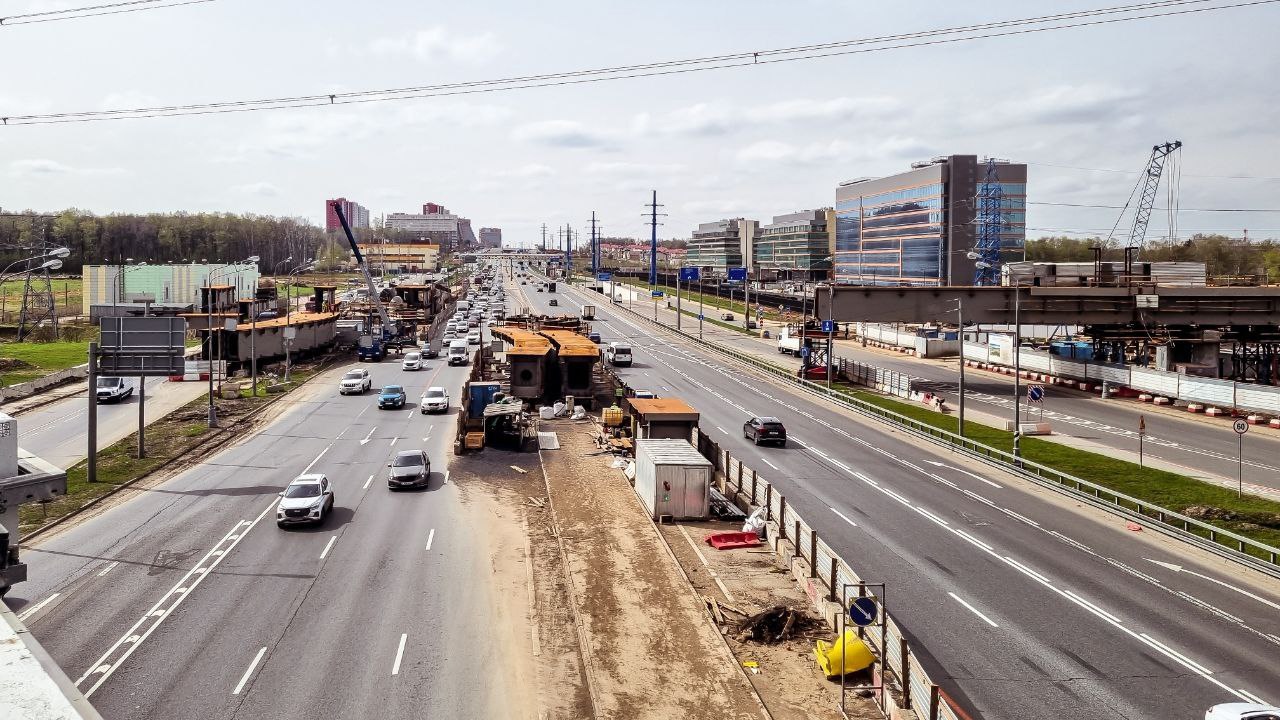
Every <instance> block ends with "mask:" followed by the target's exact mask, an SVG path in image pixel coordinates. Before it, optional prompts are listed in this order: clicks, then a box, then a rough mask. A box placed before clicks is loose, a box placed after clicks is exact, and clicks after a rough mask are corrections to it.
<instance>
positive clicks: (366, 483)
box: [360, 475, 373, 490]
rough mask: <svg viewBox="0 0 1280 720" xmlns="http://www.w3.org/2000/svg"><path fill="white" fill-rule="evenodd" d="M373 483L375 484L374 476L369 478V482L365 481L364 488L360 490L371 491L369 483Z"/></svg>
mask: <svg viewBox="0 0 1280 720" xmlns="http://www.w3.org/2000/svg"><path fill="white" fill-rule="evenodd" d="M371 482H373V476H372V475H370V476H369V479H368V480H365V481H364V487H362V488H360V489H361V490H368V489H369V483H371Z"/></svg>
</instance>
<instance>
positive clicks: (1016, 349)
mask: <svg viewBox="0 0 1280 720" xmlns="http://www.w3.org/2000/svg"><path fill="white" fill-rule="evenodd" d="M1021 289H1022V286H1021V284H1020V283H1017V282H1015V283H1014V284H1013V458H1014V463H1015V464H1016V465H1017V466H1018V467H1022V448H1021V440H1022V375H1021V371H1022V325H1021V324H1020V323H1019V319H1018V309H1019V307H1020V305H1021V296H1022V292H1021Z"/></svg>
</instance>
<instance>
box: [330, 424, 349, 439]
mask: <svg viewBox="0 0 1280 720" xmlns="http://www.w3.org/2000/svg"><path fill="white" fill-rule="evenodd" d="M350 429H351V426H350V425H348V426H346V427H344V428H342V432H340V433H338V437H336V438H334V440H341V439H342V436H343V435H346V434H347V431H348V430H350Z"/></svg>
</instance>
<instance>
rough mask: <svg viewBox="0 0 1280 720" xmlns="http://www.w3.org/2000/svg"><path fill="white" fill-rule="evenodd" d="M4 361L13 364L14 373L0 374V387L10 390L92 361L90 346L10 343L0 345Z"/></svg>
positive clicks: (2, 372) (74, 343)
mask: <svg viewBox="0 0 1280 720" xmlns="http://www.w3.org/2000/svg"><path fill="white" fill-rule="evenodd" d="M0 360H9V361H11V362H10V363H5V365H13V366H14V367H13V369H11V370H0V385H3V386H5V387H8V386H9V385H16V384H18V383H24V382H27V381H29V380H35V379H36V378H41V377H44V376H45V375H48V374H49V373H52V372H57V371H58V370H66V369H67V368H69V367H75V366H76V365H83V364H84V363H86V362H88V361H89V343H88V342H49V343H41V342H21V343H19V342H6V343H0Z"/></svg>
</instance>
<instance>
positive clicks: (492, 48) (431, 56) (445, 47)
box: [368, 26, 502, 64]
mask: <svg viewBox="0 0 1280 720" xmlns="http://www.w3.org/2000/svg"><path fill="white" fill-rule="evenodd" d="M368 52H369V53H371V54H373V55H377V56H408V57H412V58H414V59H416V60H418V61H419V62H424V63H438V62H442V61H443V62H455V63H465V64H479V63H484V62H486V61H488V60H490V59H492V58H493V57H495V56H497V55H498V54H499V53H500V52H502V47H501V44H500V43H499V42H498V38H497V36H495V35H494V34H493V33H488V32H484V33H478V34H470V33H458V32H453V31H451V30H449V29H448V28H446V27H443V26H436V27H430V28H427V29H425V30H418V31H417V32H413V33H408V34H405V35H398V36H396V37H381V38H375V39H374V40H373V41H371V42H370V43H369V45H368Z"/></svg>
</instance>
